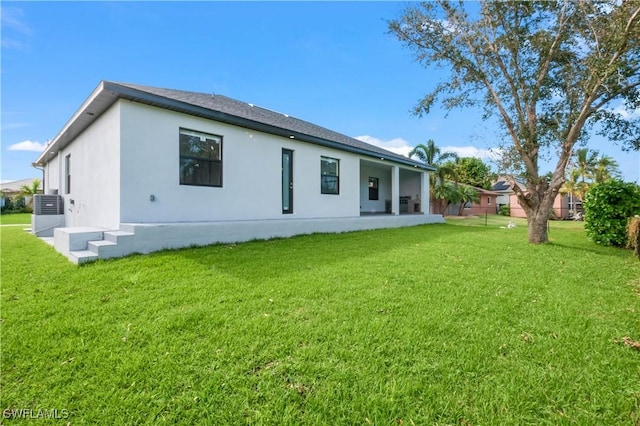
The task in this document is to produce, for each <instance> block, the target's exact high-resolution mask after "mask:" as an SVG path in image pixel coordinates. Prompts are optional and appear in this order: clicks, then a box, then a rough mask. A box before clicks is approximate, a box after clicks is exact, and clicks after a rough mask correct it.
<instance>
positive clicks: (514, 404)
mask: <svg viewBox="0 0 640 426" xmlns="http://www.w3.org/2000/svg"><path fill="white" fill-rule="evenodd" d="M493 219H494V220H496V221H498V222H499V219H498V218H496V217H493ZM508 220H509V219H508V218H504V223H505V224H506V222H508ZM470 224H472V222H466V221H465V220H452V221H449V223H447V224H446V225H427V226H420V227H414V228H405V229H396V230H380V231H371V232H357V233H348V234H341V235H311V236H302V237H296V238H292V239H287V240H272V241H262V242H250V243H246V244H238V245H219V246H212V247H203V248H192V249H186V250H176V251H166V252H161V253H155V254H151V255H146V256H131V257H128V258H124V259H119V260H111V261H100V262H97V263H94V264H89V265H86V266H83V267H76V266H74V265H72V264H70V263H69V262H68V261H67V260H66V259H65V258H63V257H62V256H60V255H58V254H57V253H55V252H54V250H53V249H52V248H51V247H49V246H47V245H46V244H44V243H42V242H40V241H38V240H36V239H35V238H34V237H32V236H31V235H29V234H27V233H25V232H24V231H22V230H21V229H20V228H15V227H6V228H2V229H1V232H2V253H1V256H2V258H1V260H2V296H1V303H2V306H1V307H2V314H1V320H0V321H1V322H0V326H1V328H2V359H1V367H2V375H1V383H0V384H1V386H2V395H1V408H2V409H9V410H21V409H31V410H33V411H32V412H33V413H36V414H37V413H38V412H37V410H39V409H43V410H58V411H57V413H58V414H60V413H62V414H63V415H64V416H65V417H68V418H67V419H64V420H58V421H57V422H56V421H52V422H53V423H56V424H58V423H60V422H62V421H63V422H64V423H63V424H66V422H70V423H71V424H72V425H81V424H150V425H151V424H153V425H156V424H185V425H193V424H207V425H214V424H277V425H283V424H291V425H304V424H308V425H325V424H331V425H334V424H335V425H351V424H354V425H356V424H357V425H360V424H363V425H367V424H375V425H403V424H404V425H414V424H415V425H506V424H513V425H516V424H517V425H522V424H536V425H539V424H547V425H558V424H572V425H595V424H598V425H601V424H611V425H613V424H615V425H620V424H626V425H638V424H639V422H640V351H638V350H635V349H634V348H632V347H631V346H630V345H628V344H625V343H624V340H623V339H624V338H625V337H627V338H628V340H627V343H628V342H630V341H631V342H632V341H639V340H640V262H639V261H638V260H637V259H635V258H634V257H633V256H632V253H631V252H629V251H623V250H617V249H611V248H603V247H599V246H596V245H595V244H592V243H590V242H588V241H587V239H586V237H585V235H584V231H583V230H582V224H581V223H572V222H564V223H560V222H553V223H552V224H551V234H550V236H551V238H552V240H553V241H552V243H550V244H547V245H543V246H532V245H529V244H527V243H526V227H525V226H518V227H517V228H515V229H500V228H499V227H498V225H499V224H498V223H497V222H496V223H493V224H492V225H491V226H486V227H484V226H469V225H470ZM556 224H557V225H556ZM629 339H630V340H629ZM62 410H64V411H62ZM15 412H17V411H5V416H6V414H7V413H9V414H11V413H15ZM46 413H49V414H51V413H52V411H46V412H45V414H46ZM42 424H47V422H43V423H42ZM61 424H62V423H61Z"/></svg>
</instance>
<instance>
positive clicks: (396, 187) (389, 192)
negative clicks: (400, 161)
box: [360, 160, 429, 216]
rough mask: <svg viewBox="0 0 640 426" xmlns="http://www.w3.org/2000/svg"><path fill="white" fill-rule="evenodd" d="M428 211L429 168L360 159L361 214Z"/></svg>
mask: <svg viewBox="0 0 640 426" xmlns="http://www.w3.org/2000/svg"><path fill="white" fill-rule="evenodd" d="M400 214H402V215H405V214H420V215H424V214H429V175H428V173H427V172H426V171H424V170H421V169H419V168H418V167H414V168H412V169H410V168H405V167H400V166H397V165H395V164H390V163H385V161H384V160H380V161H370V160H360V215H361V216H368V215H393V216H397V215H400Z"/></svg>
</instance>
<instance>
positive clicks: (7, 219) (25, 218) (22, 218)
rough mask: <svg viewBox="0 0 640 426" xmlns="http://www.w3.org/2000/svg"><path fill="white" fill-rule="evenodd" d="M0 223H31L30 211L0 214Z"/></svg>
mask: <svg viewBox="0 0 640 426" xmlns="http://www.w3.org/2000/svg"><path fill="white" fill-rule="evenodd" d="M0 224H2V225H15V224H21V225H22V224H24V225H30V224H31V213H11V214H2V215H0Z"/></svg>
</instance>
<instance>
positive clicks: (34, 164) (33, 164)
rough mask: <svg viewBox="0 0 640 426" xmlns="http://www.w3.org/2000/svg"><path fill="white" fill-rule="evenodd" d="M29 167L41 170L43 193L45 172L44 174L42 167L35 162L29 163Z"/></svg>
mask: <svg viewBox="0 0 640 426" xmlns="http://www.w3.org/2000/svg"><path fill="white" fill-rule="evenodd" d="M31 167H33V168H34V169H38V170H40V171H41V172H42V193H43V194H44V192H45V191H44V189H45V188H46V186H45V174H44V167H38V165H37V164H36V163H31Z"/></svg>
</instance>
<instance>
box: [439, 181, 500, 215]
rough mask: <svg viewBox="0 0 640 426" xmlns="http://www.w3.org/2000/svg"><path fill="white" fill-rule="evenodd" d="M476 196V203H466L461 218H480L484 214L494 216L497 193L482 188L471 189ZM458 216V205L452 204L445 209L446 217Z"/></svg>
mask: <svg viewBox="0 0 640 426" xmlns="http://www.w3.org/2000/svg"><path fill="white" fill-rule="evenodd" d="M473 189H475V191H476V193H477V194H478V201H477V202H473V203H472V202H467V203H466V204H465V206H464V208H463V210H462V215H463V216H480V215H484V214H496V213H497V209H498V207H497V204H496V198H497V197H498V195H499V194H498V193H497V192H495V191H489V190H487V189H484V188H478V187H476V186H474V187H473ZM459 214H460V203H452V204H450V205H449V207H448V208H447V212H446V215H451V216H457V215H459Z"/></svg>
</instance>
